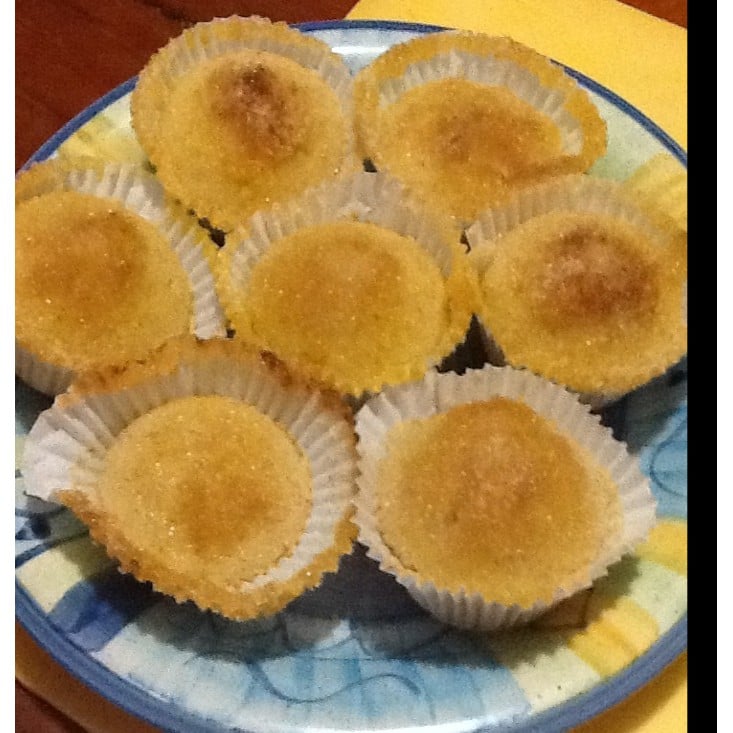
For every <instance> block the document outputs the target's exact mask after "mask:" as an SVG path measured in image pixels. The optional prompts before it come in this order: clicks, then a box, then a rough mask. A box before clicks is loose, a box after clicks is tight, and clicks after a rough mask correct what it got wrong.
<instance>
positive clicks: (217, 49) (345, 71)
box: [156, 16, 354, 150]
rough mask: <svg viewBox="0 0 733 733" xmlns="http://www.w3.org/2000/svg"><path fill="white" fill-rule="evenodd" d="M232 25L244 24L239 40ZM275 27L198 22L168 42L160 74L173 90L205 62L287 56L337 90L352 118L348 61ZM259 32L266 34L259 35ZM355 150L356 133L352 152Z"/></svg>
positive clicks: (261, 21) (257, 20) (258, 21)
mask: <svg viewBox="0 0 733 733" xmlns="http://www.w3.org/2000/svg"><path fill="white" fill-rule="evenodd" d="M232 24H240V27H241V28H242V29H243V31H242V34H241V37H236V35H237V34H236V32H226V29H227V27H230V28H231V27H233V25H232ZM248 28H249V29H252V31H251V32H250V31H249V30H248ZM273 28H275V26H274V25H273V24H272V23H271V22H270V21H269V20H268V19H266V18H261V17H257V16H252V17H248V18H238V17H230V18H214V19H213V20H211V21H209V22H202V23H197V24H196V25H194V26H192V27H191V28H188V29H187V30H185V31H184V32H183V34H181V35H180V36H178V37H176V38H174V39H173V40H171V41H170V42H169V43H168V45H167V46H166V47H165V49H164V50H165V54H166V56H165V64H164V65H163V64H159V65H157V66H156V71H157V73H158V75H159V77H160V78H161V79H162V80H163V81H164V83H165V84H166V86H167V87H169V88H171V87H173V85H174V83H175V80H176V79H177V78H178V77H180V76H183V75H184V74H185V73H186V72H188V71H190V70H191V69H192V68H194V67H195V66H196V65H198V64H200V63H202V62H204V61H207V60H210V59H214V58H218V57H220V56H224V55H226V54H230V53H236V52H237V51H244V50H251V51H265V52H268V53H272V54H275V55H278V56H285V57H287V58H289V59H291V60H293V61H295V62H296V63H298V64H300V65H301V66H303V67H304V68H307V69H311V70H312V71H314V72H316V73H317V74H318V75H319V76H320V77H321V78H322V79H323V80H324V81H325V82H326V83H327V84H328V86H329V87H331V89H332V90H333V91H334V93H335V94H336V96H337V97H338V99H339V100H340V102H341V106H342V109H343V111H344V115H345V116H346V117H347V118H349V119H350V118H351V116H352V114H353V96H352V76H351V72H350V71H349V68H348V66H346V63H345V61H344V60H343V59H342V58H341V57H340V56H338V55H336V54H334V53H333V52H332V51H331V49H330V47H329V46H328V45H327V44H325V43H323V42H321V41H318V40H317V39H315V38H313V37H311V36H306V35H304V34H302V33H300V31H297V30H296V29H294V28H286V27H283V28H281V29H280V30H281V32H279V33H269V32H268V31H269V30H270V29H273ZM256 29H260V30H261V31H262V32H261V33H258V32H256ZM228 36H234V37H228ZM353 147H354V144H353V133H352V136H351V138H350V141H349V145H348V149H349V150H352V149H353Z"/></svg>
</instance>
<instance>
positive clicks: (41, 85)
mask: <svg viewBox="0 0 733 733" xmlns="http://www.w3.org/2000/svg"><path fill="white" fill-rule="evenodd" d="M355 2H356V0H309V1H306V0H103V1H102V2H99V1H98V0H16V4H15V64H16V70H15V167H16V170H17V169H18V168H20V167H21V166H22V165H23V164H24V163H25V162H26V161H27V160H28V158H29V157H30V156H31V155H32V154H33V153H34V152H35V151H36V150H37V149H38V148H39V147H40V146H41V145H42V144H43V143H44V142H45V141H46V140H47V139H48V138H49V137H50V136H51V135H52V134H53V133H54V132H56V131H57V130H58V129H59V128H60V127H62V126H63V125H64V124H65V123H66V122H68V121H69V120H70V119H71V118H72V117H74V116H75V115H76V114H77V113H79V112H81V111H82V110H83V109H85V108H86V107H87V106H88V105H89V104H91V103H92V102H93V101H95V100H96V99H98V98H99V97H101V96H102V95H104V94H105V93H106V92H108V91H110V90H111V89H114V88H115V87H116V86H118V85H119V84H121V83H122V82H124V81H126V80H127V79H129V78H131V77H133V76H135V75H136V74H137V73H138V72H139V71H140V69H141V68H142V67H143V65H144V64H145V62H146V61H147V60H148V58H149V57H150V55H151V54H153V53H154V52H155V51H156V50H157V49H158V48H160V47H161V46H163V45H164V44H165V43H166V42H167V41H168V39H169V38H171V37H173V36H176V35H178V34H179V33H180V32H181V31H182V30H183V29H184V28H185V27H186V26H189V25H191V24H193V23H195V22H198V21H202V20H210V19H211V18H213V17H222V16H227V15H232V14H237V15H252V14H257V15H264V16H267V17H269V18H271V19H272V20H285V21H288V22H293V23H297V22H303V21H312V20H331V19H338V18H343V17H344V16H345V15H346V13H348V11H349V10H350V9H351V8H352V7H353V6H354V4H355ZM626 4H627V5H632V6H634V7H636V8H639V9H641V10H644V11H645V12H648V13H650V14H652V15H655V16H657V17H659V18H663V19H665V20H668V21H670V22H672V23H675V24H677V25H679V26H682V27H684V28H687V0H626ZM15 704H16V727H15V730H16V733H82V729H81V728H80V727H79V726H78V725H76V724H75V723H73V722H72V721H69V720H68V719H67V718H65V717H64V716H63V715H62V714H61V713H59V712H58V711H56V710H54V709H53V708H52V707H51V706H50V705H48V704H47V703H45V702H44V701H43V700H41V699H40V698H38V697H36V696H35V695H34V694H33V693H31V692H30V691H29V690H27V689H25V688H24V687H23V686H22V685H21V684H20V683H18V682H17V681H16V687H15Z"/></svg>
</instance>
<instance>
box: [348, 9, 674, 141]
mask: <svg viewBox="0 0 733 733" xmlns="http://www.w3.org/2000/svg"><path fill="white" fill-rule="evenodd" d="M346 17H347V18H349V19H357V18H359V19H365V18H379V19H384V20H403V21H411V22H415V23H430V24H435V25H443V26H449V27H452V28H462V29H466V30H475V31H483V32H485V33H491V34H493V35H508V36H511V37H512V38H514V39H515V40H517V41H520V42H522V43H525V44H527V45H528V46H531V47H532V48H534V49H536V50H537V51H539V52H541V53H544V54H545V55H547V56H549V57H550V58H553V59H555V60H556V61H559V62H561V63H563V64H566V65H567V66H570V67H571V68H573V69H576V70H577V71H580V72H582V73H583V74H585V75H586V76H589V77H590V78H591V79H594V80H595V81H597V82H598V83H599V84H602V85H603V86H605V87H607V88H608V89H610V90H612V91H613V92H615V93H616V94H618V95H619V96H621V97H623V98H624V99H625V100H626V101H627V102H629V103H630V104H632V105H633V106H634V107H636V108H637V109H639V110H640V111H642V112H643V113H644V114H645V115H646V116H647V117H649V118H650V119H652V120H653V121H654V122H655V123H656V124H657V125H659V127H661V128H662V129H663V130H664V131H665V132H666V133H667V134H668V135H670V137H672V138H673V139H674V140H675V141H676V142H677V143H679V145H681V146H682V147H683V148H684V149H685V150H686V149H687V31H686V30H685V29H684V28H681V27H680V26H677V25H674V24H673V23H669V22H667V21H664V20H660V19H659V18H654V17H653V16H651V15H648V14H647V13H643V12H642V11H640V10H637V9H635V8H632V7H630V6H628V5H623V4H622V3H619V2H617V0H486V1H482V2H475V1H474V0H458V1H457V2H450V3H449V2H445V0H402V2H393V1H392V0H361V2H358V3H357V4H356V5H355V6H354V7H353V8H352V10H351V12H350V13H349V14H348V15H347V16H346Z"/></svg>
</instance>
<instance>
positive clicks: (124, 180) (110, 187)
mask: <svg viewBox="0 0 733 733" xmlns="http://www.w3.org/2000/svg"><path fill="white" fill-rule="evenodd" d="M54 190H67V191H79V192H80V193H85V194H89V195H92V196H97V197H99V198H109V199H114V200H116V201H119V202H120V203H121V204H122V205H123V206H124V207H125V208H126V209H128V210H129V211H131V212H132V213H134V214H137V215H138V216H140V217H142V218H143V219H145V220H146V221H149V222H150V223H151V224H154V225H155V226H156V228H157V229H158V230H159V231H160V232H161V234H162V235H163V236H164V237H165V239H166V241H167V242H168V243H169V244H170V246H171V249H173V251H174V252H175V254H176V255H177V257H178V259H179V261H180V263H181V267H182V268H183V269H184V271H185V273H186V276H187V278H188V281H189V284H190V287H191V294H192V296H193V314H192V333H194V334H195V335H196V336H197V337H198V338H201V339H209V338H214V337H222V336H225V335H226V320H225V317H224V312H223V310H222V307H221V304H220V302H219V297H218V295H217V292H216V287H215V283H214V275H213V272H212V269H211V266H210V264H209V261H208V259H207V256H206V254H205V253H204V249H203V245H202V240H203V239H204V238H205V236H206V235H205V234H204V233H203V231H202V230H201V228H200V227H199V226H198V224H196V223H195V222H194V221H193V220H190V219H188V218H187V217H183V216H182V214H181V213H180V212H177V211H174V209H172V208H171V206H170V204H169V203H168V202H167V199H166V197H165V194H164V192H163V188H162V187H161V186H160V184H159V183H158V182H157V180H156V179H155V178H153V177H152V176H151V175H149V174H147V173H146V172H145V171H143V170H142V169H141V168H139V167H137V166H135V165H128V164H119V163H111V164H108V165H106V166H104V167H99V168H97V167H90V168H72V169H70V170H60V172H59V176H58V177H57V178H56V180H55V181H54V180H52V179H51V178H50V177H48V178H47V179H46V180H45V185H44V186H42V187H41V188H39V189H37V190H35V191H34V192H33V194H34V195H36V196H37V195H41V194H45V193H50V192H52V191H54ZM16 374H17V375H18V376H19V377H20V378H21V379H22V380H23V381H24V382H26V383H27V384H29V385H30V386H31V387H33V388H34V389H37V390H38V391H40V392H43V393H44V394H49V395H56V394H59V393H60V392H61V391H63V390H64V389H66V386H68V384H69V382H70V379H71V378H72V377H73V374H74V373H73V370H71V369H69V368H67V367H63V366H60V365H55V364H51V363H48V362H44V361H43V360H42V359H40V358H38V357H37V356H36V355H34V354H33V353H32V352H31V351H29V350H28V349H26V348H23V347H22V346H21V345H20V344H17V343H16Z"/></svg>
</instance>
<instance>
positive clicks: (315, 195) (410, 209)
mask: <svg viewBox="0 0 733 733" xmlns="http://www.w3.org/2000/svg"><path fill="white" fill-rule="evenodd" d="M343 221H347V222H352V221H353V222H361V223H371V224H375V225H377V226H380V227H383V228H384V229H388V230H390V231H391V232H395V233H397V234H400V235H402V236H405V237H408V238H411V239H412V240H413V241H414V243H415V244H416V245H417V246H419V247H420V248H421V249H422V250H423V251H424V252H425V253H426V254H427V255H428V256H429V257H430V258H431V259H432V261H433V262H434V263H435V265H436V267H437V268H438V269H439V270H440V273H441V275H442V277H443V279H444V283H445V284H446V310H447V312H448V318H447V320H446V324H445V328H444V330H443V332H442V333H441V334H440V342H439V343H437V344H436V346H435V349H434V352H433V353H426V354H425V355H424V359H423V361H422V363H415V362H414V361H413V362H410V363H409V364H402V365H400V364H396V365H395V369H394V370H393V373H392V374H391V376H389V377H385V380H386V382H387V383H397V382H406V381H410V380H412V379H416V378H419V377H420V376H422V374H424V373H425V371H426V370H427V369H429V368H430V367H432V366H434V365H436V364H438V363H440V361H441V360H442V359H443V358H444V357H445V356H447V354H448V353H449V352H450V351H451V350H452V349H453V348H455V346H456V345H458V344H459V343H460V342H461V341H462V340H463V338H464V337H465V333H466V331H467V329H468V327H469V324H470V318H471V315H472V313H473V311H474V310H475V305H476V298H477V294H476V288H475V279H474V276H473V272H472V271H471V269H470V267H469V266H468V261H467V259H466V257H465V252H464V250H463V248H462V246H461V244H460V231H459V229H458V228H457V227H456V226H455V225H454V223H453V222H452V221H451V220H450V219H448V218H447V217H443V216H440V215H437V214H434V212H431V211H430V210H429V209H428V208H426V207H425V206H424V205H423V204H422V202H421V201H420V200H419V199H417V198H416V197H415V196H414V195H413V194H412V193H411V192H410V191H409V190H408V189H406V188H405V187H404V185H403V184H402V183H400V182H399V181H398V180H397V179H395V178H394V177H392V176H390V175H389V174H387V173H367V172H364V171H360V172H358V173H353V174H350V175H345V176H343V177H341V178H338V179H334V180H330V181H327V182H325V183H322V184H320V185H318V186H315V187H312V188H310V189H308V190H307V191H306V192H305V193H304V194H302V195H301V196H299V197H298V198H296V199H292V200H290V201H287V202H283V203H280V204H276V205H274V206H272V207H271V208H270V209H266V210H262V211H259V212H257V213H256V214H255V215H254V216H253V217H252V218H251V219H250V220H249V221H248V222H246V223H245V224H244V225H243V226H242V227H240V228H239V229H237V230H235V231H234V232H233V233H232V234H231V235H230V236H229V239H228V241H227V243H226V245H225V246H224V248H223V249H222V250H221V252H220V254H221V257H220V262H219V275H218V286H219V292H220V295H221V298H222V303H223V305H224V309H225V311H226V312H227V313H228V315H229V317H230V319H231V322H232V325H233V327H234V328H235V330H237V333H240V329H241V334H240V335H242V336H243V337H245V338H248V337H249V338H255V339H256V335H255V336H249V330H250V323H249V320H248V313H247V312H246V311H245V310H244V308H243V306H242V298H243V294H245V293H246V292H247V290H248V288H249V283H250V280H251V277H252V274H253V272H254V270H255V268H256V266H257V265H258V263H259V262H260V260H261V259H262V258H263V257H264V256H265V254H266V253H267V252H268V251H269V249H270V248H271V247H272V246H274V245H275V244H276V243H277V242H278V241H279V240H281V239H283V238H285V237H288V236H290V235H293V234H296V233H297V232H298V231H300V230H302V229H304V228H306V227H310V226H318V225H323V224H328V223H333V222H343ZM464 321H465V322H464ZM355 338H358V333H356V332H355ZM262 345H263V346H264V347H267V348H270V347H269V344H262ZM281 356H282V358H284V359H286V357H285V356H284V355H281ZM301 368H302V369H305V370H308V369H309V365H308V364H301ZM319 369H320V367H319V366H318V365H315V366H314V367H313V370H314V371H313V372H312V373H311V372H310V371H308V372H307V373H309V374H310V376H312V377H313V378H315V379H317V380H319V381H323V382H326V383H328V384H331V385H332V386H334V385H336V384H337V382H338V379H339V377H340V375H339V374H331V373H326V372H325V371H319ZM378 379H379V378H378V377H375V378H374V379H372V380H371V382H370V383H369V384H358V385H357V384H351V383H349V385H348V386H347V385H346V384H341V383H338V386H335V387H334V388H336V389H339V390H340V391H342V392H343V393H344V395H347V394H348V395H351V398H353V399H351V404H352V406H354V407H356V406H357V405H359V404H361V402H363V400H364V399H365V398H366V397H368V394H369V393H370V392H377V391H379V389H381V387H382V383H381V382H380V383H379V384H377V381H378Z"/></svg>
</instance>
